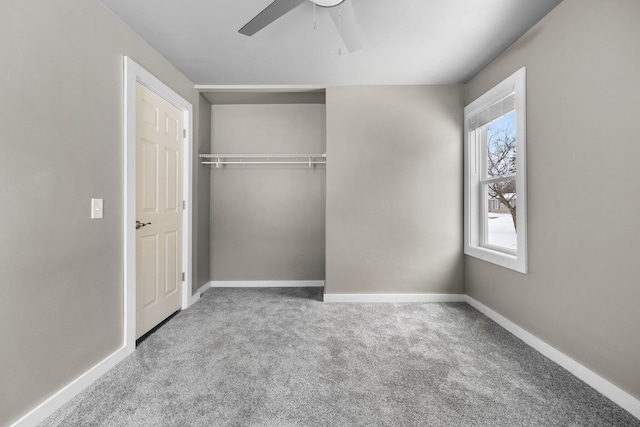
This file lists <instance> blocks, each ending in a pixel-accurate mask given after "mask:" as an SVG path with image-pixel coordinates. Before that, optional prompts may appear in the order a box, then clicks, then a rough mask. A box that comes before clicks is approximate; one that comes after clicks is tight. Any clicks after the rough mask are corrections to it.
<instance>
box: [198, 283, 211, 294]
mask: <svg viewBox="0 0 640 427" xmlns="http://www.w3.org/2000/svg"><path fill="white" fill-rule="evenodd" d="M210 287H211V282H207V283H205V284H204V285H202V286H200V287H199V288H198V295H202V294H203V293H205V291H206V290H207V289H209V288H210Z"/></svg>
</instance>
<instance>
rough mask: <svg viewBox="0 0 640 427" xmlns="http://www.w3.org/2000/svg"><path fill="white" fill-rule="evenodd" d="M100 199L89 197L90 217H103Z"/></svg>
mask: <svg viewBox="0 0 640 427" xmlns="http://www.w3.org/2000/svg"><path fill="white" fill-rule="evenodd" d="M102 208H103V203H102V199H91V219H102V218H103V216H102V215H103V209H102Z"/></svg>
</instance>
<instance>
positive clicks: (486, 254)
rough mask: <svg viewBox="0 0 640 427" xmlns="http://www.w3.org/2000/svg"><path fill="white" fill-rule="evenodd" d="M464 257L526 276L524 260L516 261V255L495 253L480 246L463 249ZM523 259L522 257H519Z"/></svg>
mask: <svg viewBox="0 0 640 427" xmlns="http://www.w3.org/2000/svg"><path fill="white" fill-rule="evenodd" d="M464 253H465V255H469V256H472V257H474V258H478V259H481V260H483V261H487V262H490V263H492V264H496V265H499V266H501V267H504V268H508V269H510V270H515V271H517V272H520V273H522V274H527V262H526V259H518V257H517V256H516V255H511V254H508V253H505V252H500V251H495V250H492V249H488V248H484V247H480V246H468V247H466V248H465V249H464ZM521 258H523V257H521Z"/></svg>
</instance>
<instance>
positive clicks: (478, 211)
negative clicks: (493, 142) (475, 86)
mask: <svg viewBox="0 0 640 427" xmlns="http://www.w3.org/2000/svg"><path fill="white" fill-rule="evenodd" d="M525 89H526V70H525V68H521V69H519V70H518V71H516V72H515V73H513V74H512V75H511V76H509V77H507V78H506V79H505V80H504V81H502V82H501V83H499V84H498V85H496V86H495V87H493V88H492V89H490V90H489V91H488V92H486V93H485V94H483V95H482V96H480V97H479V98H478V99H476V100H475V101H473V102H472V103H471V104H469V105H467V106H466V107H465V109H464V139H465V140H464V148H465V150H464V154H465V159H464V165H465V167H464V172H465V178H464V201H465V203H464V253H465V254H466V255H469V256H472V257H475V258H479V259H482V260H485V261H487V262H491V263H493V264H497V265H500V266H502V267H505V268H509V269H512V270H515V271H519V272H520V273H524V274H526V273H527V185H526V184H527V183H526V177H527V170H526V166H527V161H526V151H527V150H526V93H525ZM512 93H513V94H515V112H516V174H515V181H516V189H517V192H518V195H517V198H518V199H517V206H518V214H517V216H516V224H517V228H518V233H517V250H515V251H510V250H507V249H504V248H498V247H495V246H491V245H487V244H483V242H484V241H485V240H486V239H485V238H484V236H485V233H486V230H485V229H484V228H485V227H484V224H485V223H486V222H485V220H484V216H485V215H486V213H487V200H486V199H487V197H486V195H485V192H484V191H483V188H482V185H481V181H482V177H481V176H480V174H481V172H482V170H483V169H484V168H485V167H486V166H485V165H484V164H485V163H486V159H485V158H484V157H485V152H484V150H482V149H481V147H483V146H484V145H485V144H486V142H485V144H483V143H482V141H481V139H483V138H482V136H481V135H480V134H479V133H478V132H476V131H475V130H470V129H471V128H470V126H469V122H470V119H471V118H472V117H474V116H476V115H478V114H479V113H481V112H482V111H485V110H487V109H488V108H489V107H490V106H492V105H494V104H496V103H497V102H499V101H500V100H502V99H504V98H506V97H508V96H509V95H510V94H512ZM478 129H480V128H478ZM485 139H486V136H485ZM510 179H512V178H510Z"/></svg>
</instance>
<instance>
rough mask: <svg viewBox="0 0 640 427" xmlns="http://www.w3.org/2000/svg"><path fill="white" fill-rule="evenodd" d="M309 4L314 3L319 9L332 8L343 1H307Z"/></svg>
mask: <svg viewBox="0 0 640 427" xmlns="http://www.w3.org/2000/svg"><path fill="white" fill-rule="evenodd" d="M309 1H310V2H311V3H315V4H316V5H318V6H320V7H334V6H338V5H339V4H340V3H343V2H344V0H309Z"/></svg>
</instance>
